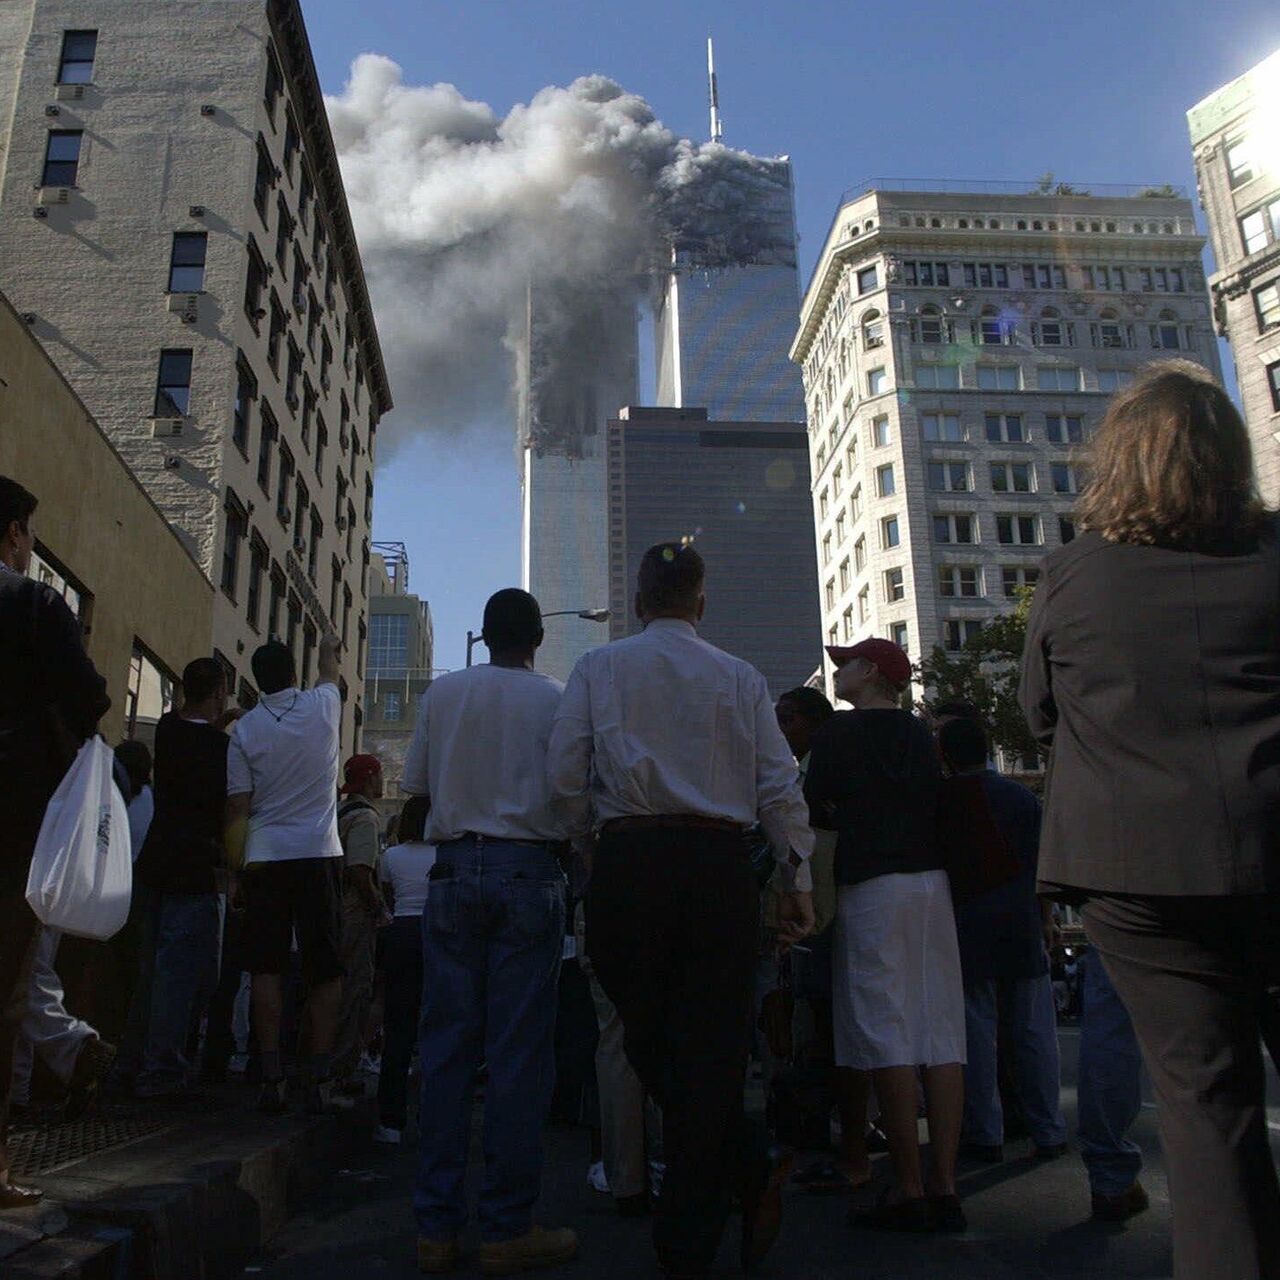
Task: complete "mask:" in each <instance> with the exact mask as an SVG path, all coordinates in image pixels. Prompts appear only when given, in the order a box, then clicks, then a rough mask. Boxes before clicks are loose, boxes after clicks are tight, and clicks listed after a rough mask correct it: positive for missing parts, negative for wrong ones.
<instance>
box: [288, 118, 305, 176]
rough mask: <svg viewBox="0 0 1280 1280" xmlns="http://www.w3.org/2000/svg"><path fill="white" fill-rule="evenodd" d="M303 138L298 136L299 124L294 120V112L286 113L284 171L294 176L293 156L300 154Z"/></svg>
mask: <svg viewBox="0 0 1280 1280" xmlns="http://www.w3.org/2000/svg"><path fill="white" fill-rule="evenodd" d="M301 144H302V139H301V138H299V137H298V126H297V125H296V124H295V123H294V121H293V112H292V111H286V112H285V113H284V171H285V173H287V174H288V175H289V177H290V178H292V177H293V158H294V156H296V155H297V154H298V147H299V146H300V145H301Z"/></svg>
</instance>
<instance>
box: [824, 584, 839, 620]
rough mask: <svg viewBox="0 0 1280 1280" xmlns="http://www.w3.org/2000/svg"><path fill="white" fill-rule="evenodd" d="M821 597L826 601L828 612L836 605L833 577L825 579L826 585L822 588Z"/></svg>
mask: <svg viewBox="0 0 1280 1280" xmlns="http://www.w3.org/2000/svg"><path fill="white" fill-rule="evenodd" d="M823 598H824V599H825V600H826V602H827V610H828V612H829V611H830V610H832V609H834V608H835V607H836V580H835V579H834V578H828V579H827V585H826V586H825V587H824V588H823Z"/></svg>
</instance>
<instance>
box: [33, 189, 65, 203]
mask: <svg viewBox="0 0 1280 1280" xmlns="http://www.w3.org/2000/svg"><path fill="white" fill-rule="evenodd" d="M37 199H38V200H39V202H40V203H41V204H68V203H70V201H71V188H70V187H41V188H40V194H39V196H38V197H37Z"/></svg>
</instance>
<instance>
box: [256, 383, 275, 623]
mask: <svg viewBox="0 0 1280 1280" xmlns="http://www.w3.org/2000/svg"><path fill="white" fill-rule="evenodd" d="M279 434H280V428H279V427H278V426H277V425H276V418H275V414H273V413H272V412H271V409H270V407H269V406H268V405H266V404H264V405H263V406H262V436H261V438H260V439H259V441H258V484H259V485H261V486H262V492H263V493H268V494H269V493H270V492H271V450H272V448H273V447H274V446H275V442H276V438H277V437H278V436H279ZM273 630H274V628H273Z"/></svg>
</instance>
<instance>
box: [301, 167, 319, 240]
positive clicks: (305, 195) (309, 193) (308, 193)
mask: <svg viewBox="0 0 1280 1280" xmlns="http://www.w3.org/2000/svg"><path fill="white" fill-rule="evenodd" d="M315 193H316V189H315V184H314V183H313V182H312V181H311V174H310V172H309V170H308V169H307V166H306V165H305V164H304V165H303V166H302V176H301V177H300V178H299V179H298V222H299V223H300V224H301V225H302V226H303V227H305V226H306V225H307V218H308V217H309V216H310V213H311V201H312V200H313V199H314V198H315Z"/></svg>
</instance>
